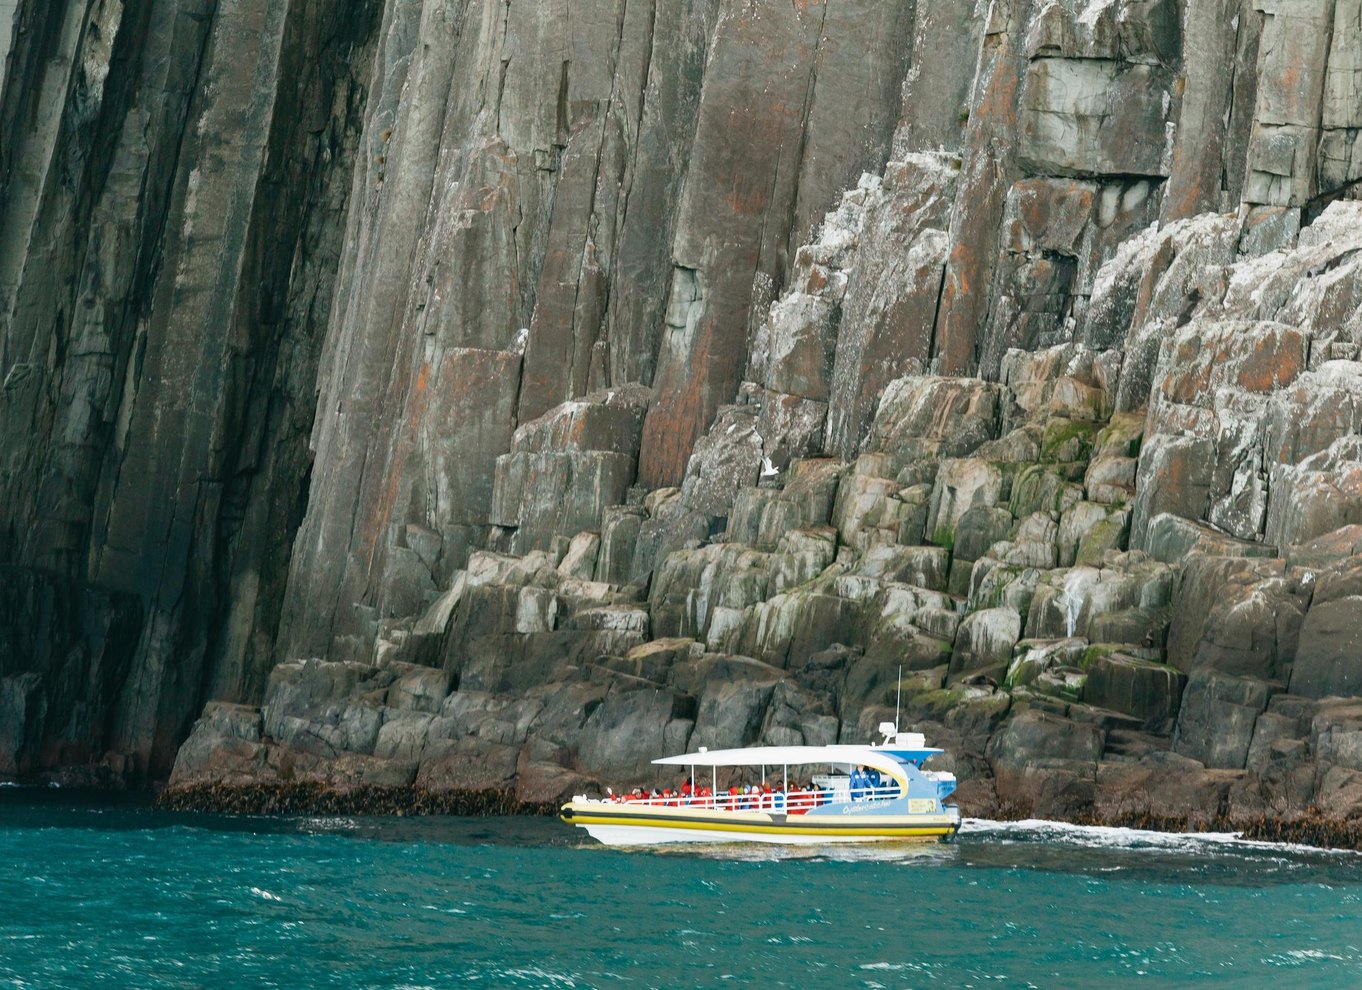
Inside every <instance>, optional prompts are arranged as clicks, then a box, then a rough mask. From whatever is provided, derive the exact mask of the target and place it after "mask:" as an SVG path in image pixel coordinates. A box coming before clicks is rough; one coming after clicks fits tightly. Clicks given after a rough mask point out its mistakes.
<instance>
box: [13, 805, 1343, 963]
mask: <svg viewBox="0 0 1362 990" xmlns="http://www.w3.org/2000/svg"><path fill="white" fill-rule="evenodd" d="M1360 895H1362V857H1359V856H1355V855H1352V854H1330V853H1319V852H1312V851H1309V850H1299V849H1288V848H1282V847H1254V846H1250V845H1247V844H1244V843H1236V842H1233V841H1229V840H1228V838H1227V837H1214V836H1212V837H1168V836H1151V835H1148V834H1147V833H1133V832H1124V831H1115V830H1080V829H1071V828H1066V827H1063V826H1048V825H1044V824H1041V823H1023V824H1021V825H1009V826H995V825H990V824H988V823H970V826H969V829H968V831H967V832H966V833H963V834H962V835H961V837H960V840H959V842H958V843H957V844H955V845H953V846H940V845H931V846H916V847H894V848H884V847H864V846H862V847H842V848H835V847H829V848H826V849H823V850H821V851H810V850H807V849H804V850H782V849H779V848H748V847H725V848H722V849H716V850H710V851H708V852H695V851H684V852H666V853H660V854H659V853H655V852H647V851H629V852H621V851H613V850H609V849H604V848H602V847H599V846H595V845H592V844H589V843H588V842H584V841H583V839H582V838H580V837H579V833H575V832H573V831H570V830H568V829H567V828H566V826H563V825H560V824H559V823H557V822H554V821H551V820H542V821H541V820H526V819H480V820H467V819H421V820H414V819H289V820H273V819H250V818H247V819H228V818H219V817H213V816H198V815H174V814H165V813H158V812H152V811H149V810H147V809H145V808H141V807H137V806H132V805H109V804H100V805H87V806H74V805H72V804H70V803H66V802H64V801H63V799H61V798H52V797H50V796H45V797H44V798H43V800H41V801H39V800H36V799H35V798H34V796H33V795H30V794H16V793H15V792H9V793H4V794H0V987H15V988H19V987H23V988H28V987H34V988H38V987H41V988H47V987H62V988H65V987H96V986H97V987H130V988H139V990H141V988H160V987H195V988H198V987H232V988H245V987H288V988H301V987H345V988H347V990H355V988H370V987H374V988H377V987H393V988H397V987H403V988H415V987H466V986H485V987H547V988H565V987H639V988H644V987H720V986H722V987H731V986H734V985H748V984H750V985H753V986H763V987H800V988H810V987H857V988H901V987H957V986H962V987H968V986H974V987H992V986H1018V987H1026V986H1036V987H1078V986H1085V987H1087V986H1093V987H1109V986H1136V985H1145V986H1170V985H1172V986H1186V985H1197V986H1201V985H1205V986H1225V987H1231V986H1232V987H1253V986H1357V985H1362V923H1360V922H1362V897H1360Z"/></svg>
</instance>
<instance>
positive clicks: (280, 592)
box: [0, 0, 1362, 816]
mask: <svg viewBox="0 0 1362 990" xmlns="http://www.w3.org/2000/svg"><path fill="white" fill-rule="evenodd" d="M0 18H3V21H4V23H3V28H5V29H8V28H10V27H11V25H10V20H11V14H10V13H9V12H7V11H6V9H5V7H4V5H0ZM12 20H13V29H12V30H10V31H9V33H8V34H6V33H4V31H3V30H0V42H3V45H4V47H5V48H7V58H8V61H7V69H6V73H5V77H4V81H3V86H4V88H3V90H0V113H2V114H3V116H0V126H2V127H3V135H4V143H3V146H2V147H3V150H2V151H0V154H2V155H3V169H4V172H3V177H2V181H3V185H2V186H0V210H2V211H3V213H2V214H0V215H2V216H3V218H4V220H3V226H2V227H0V313H2V314H3V316H2V317H0V319H3V320H4V321H5V323H4V325H3V351H0V374H3V375H4V385H3V390H2V391H0V438H2V439H0V561H3V564H0V568H2V569H0V617H3V623H0V772H9V773H26V772H37V771H42V770H50V769H54V768H58V767H73V766H80V765H90V764H94V763H97V762H99V761H100V760H101V759H102V760H103V761H104V763H105V765H106V771H107V772H110V773H114V772H118V773H129V772H130V773H131V775H132V776H134V777H136V776H138V775H150V776H152V777H160V776H164V775H165V774H166V773H167V772H169V770H170V768H171V763H172V761H175V779H176V781H180V782H189V781H193V780H201V779H219V780H224V779H225V780H238V781H240V780H259V779H266V778H268V779H276V778H277V779H281V780H291V779H320V780H327V781H333V782H336V783H382V784H398V785H401V784H411V783H416V784H419V785H422V786H429V787H465V786H515V787H517V788H519V790H520V791H521V793H522V795H523V796H525V797H526V798H529V799H535V800H538V799H548V798H553V797H555V796H557V795H558V794H560V793H563V792H566V791H569V790H571V789H573V788H575V787H580V786H583V785H584V784H589V783H590V782H591V781H592V780H600V779H604V778H607V777H613V778H616V779H621V780H623V779H625V778H628V777H631V776H639V777H643V776H646V775H647V773H648V767H647V764H646V761H647V759H648V758H650V757H651V756H653V755H657V754H658V753H659V752H661V751H665V750H680V749H683V748H685V747H687V746H695V745H710V746H714V745H726V744H735V745H736V744H745V743H750V742H754V741H757V740H765V741H768V742H800V741H807V742H823V741H832V740H836V739H862V738H864V737H865V736H866V735H867V732H868V730H869V728H870V727H871V726H873V725H874V724H875V723H876V722H877V721H878V720H879V719H880V718H881V717H882V716H883V714H884V712H885V709H886V706H891V705H892V703H893V698H894V697H895V695H896V693H897V692H898V690H899V688H900V687H901V688H902V692H903V698H904V704H905V709H906V712H907V716H908V717H909V718H910V719H911V720H912V721H913V722H914V723H915V724H916V725H918V726H919V727H921V728H923V729H924V730H926V731H928V732H929V733H930V734H931V735H932V736H933V737H934V738H936V739H938V740H939V741H941V742H942V743H944V744H946V745H947V746H948V747H949V748H950V749H951V751H952V757H951V758H952V760H953V762H954V765H955V768H956V771H957V773H958V774H959V775H960V776H961V777H962V779H966V786H965V787H964V788H963V794H964V796H965V799H966V800H967V801H971V802H974V804H975V806H976V807H979V808H984V807H987V806H988V805H990V804H996V803H999V802H1001V803H1002V804H1005V805H1008V806H1011V807H1015V808H1021V809H1023V810H1025V809H1035V810H1038V811H1043V812H1047V813H1053V814H1079V813H1085V812H1096V813H1100V814H1107V815H1118V814H1123V813H1127V812H1131V811H1138V810H1154V811H1156V812H1158V813H1165V812H1168V811H1169V810H1170V809H1172V810H1177V809H1181V811H1180V812H1179V813H1185V812H1186V811H1188V810H1189V809H1190V810H1195V811H1198V812H1205V813H1207V814H1220V813H1224V812H1226V811H1227V810H1233V811H1235V812H1236V813H1244V814H1249V813H1254V812H1256V811H1258V810H1262V809H1267V810H1270V811H1272V812H1274V813H1287V812H1290V811H1293V810H1298V809H1302V808H1304V807H1306V806H1308V805H1311V804H1317V805H1320V806H1322V807H1324V808H1325V809H1326V810H1328V811H1329V812H1330V813H1332V814H1337V815H1340V816H1348V815H1351V814H1353V813H1354V812H1355V811H1356V812H1362V804H1359V803H1358V802H1362V758H1360V757H1359V756H1358V755H1357V753H1356V752H1354V750H1355V749H1356V747H1355V746H1351V745H1350V743H1349V740H1350V739H1351V736H1352V735H1353V734H1355V733H1356V732H1357V725H1358V724H1362V656H1359V655H1358V653H1357V651H1356V647H1357V645H1358V644H1359V641H1360V640H1362V609H1359V608H1357V607H1356V606H1358V604H1359V599H1362V586H1358V587H1354V585H1356V584H1357V580H1356V574H1355V572H1356V571H1357V561H1358V560H1359V559H1362V557H1359V553H1362V550H1360V549H1359V548H1362V363H1359V360H1358V359H1359V357H1362V354H1360V353H1359V344H1362V315H1359V313H1360V312H1362V204H1359V203H1358V202H1357V191H1358V189H1359V183H1360V182H1362V85H1360V84H1359V71H1358V67H1359V66H1362V6H1359V3H1358V2H1357V0H1306V2H1292V3H1285V2H1278V0H1215V2H1211V3H1200V2H1197V3H1191V2H1181V3H1180V2H1176V0H1091V2H1084V0H1063V2H1059V0H1044V2H1042V0H992V2H988V3H978V2H975V0H968V2H967V0H940V2H934V3H930V4H928V3H913V2H905V3H892V4H889V3H877V2H869V0H800V2H795V3H790V2H783V0H677V2H670V0H669V2H659V0H647V2H645V0H573V2H571V3H568V2H567V0H557V2H552V3H543V2H540V3H523V2H521V0H485V2H475V0H386V2H385V0H347V2H346V3H344V4H341V5H339V6H338V5H337V4H334V3H331V4H322V3H320V2H318V0H289V2H287V3H284V2H279V3H270V2H265V0H155V2H148V3H146V4H140V5H132V4H128V5H124V4H122V3H118V2H116V0H64V2H59V3H38V2H36V0H20V2H19V3H18V5H17V7H15V8H14V10H13V12H12ZM900 664H902V666H903V669H904V674H903V677H902V679H900V678H899V677H898V669H899V666H900ZM205 703H207V707H206V709H205V708H204V705H205ZM200 714H201V715H202V717H201V718H200V719H199V721H198V724H197V727H196V728H194V730H193V732H192V734H190V726H191V724H192V723H193V722H194V719H195V718H196V717H198V716H200ZM186 736H188V742H187V743H185V745H184V746H183V748H180V749H179V754H178V760H175V754H176V747H177V746H178V745H179V744H180V743H181V742H182V741H183V740H185V738H186ZM106 753H107V754H108V755H107V756H105V754H106Z"/></svg>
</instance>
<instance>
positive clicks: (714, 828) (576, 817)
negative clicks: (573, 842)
mask: <svg viewBox="0 0 1362 990" xmlns="http://www.w3.org/2000/svg"><path fill="white" fill-rule="evenodd" d="M563 820H564V821H565V822H567V823H568V824H569V825H634V826H642V827H645V828H683V829H702V830H704V831H710V832H738V833H742V832H748V833H752V832H756V833H760V834H762V835H767V834H771V833H774V834H777V835H891V836H901V837H905V838H906V837H912V836H933V835H951V834H952V833H953V832H954V831H955V827H954V826H953V825H906V826H888V825H871V824H866V825H864V826H851V827H842V828H819V827H818V826H816V825H808V826H798V825H796V826H790V825H766V824H759V823H755V822H753V823H748V822H720V821H713V820H708V821H707V820H703V819H696V820H694V821H677V820H676V819H665V820H658V819H656V818H597V817H594V816H592V815H585V814H581V813H577V812H574V814H573V815H572V817H571V818H564V819H563Z"/></svg>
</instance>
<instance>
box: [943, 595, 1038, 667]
mask: <svg viewBox="0 0 1362 990" xmlns="http://www.w3.org/2000/svg"><path fill="white" fill-rule="evenodd" d="M1021 631H1022V620H1021V616H1020V615H1019V614H1018V613H1017V611H1016V609H1012V608H989V609H982V610H980V611H978V612H972V613H970V614H969V615H967V616H966V617H965V620H964V621H963V622H961V623H960V629H959V631H958V632H957V633H956V636H955V652H954V653H953V655H952V657H951V676H952V677H959V676H961V675H966V674H971V673H974V672H977V671H984V670H994V669H998V668H1004V667H1006V665H1007V663H1008V662H1009V661H1010V660H1011V659H1012V648H1013V647H1014V646H1016V645H1017V640H1019V639H1020V638H1021Z"/></svg>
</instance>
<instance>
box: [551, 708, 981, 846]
mask: <svg viewBox="0 0 1362 990" xmlns="http://www.w3.org/2000/svg"><path fill="white" fill-rule="evenodd" d="M880 731H881V732H882V733H884V734H885V740H884V742H883V743H879V744H874V743H871V744H868V745H865V746H855V745H833V746H757V747H750V748H747V749H724V750H714V751H712V752H711V751H709V750H706V749H705V748H704V747H701V748H700V750H699V751H698V752H695V753H683V754H681V755H680V756H667V757H663V758H662V759H658V760H653V763H654V764H656V765H658V766H664V767H675V768H677V772H678V773H679V774H688V775H689V779H690V780H692V781H693V782H694V787H693V789H692V791H691V793H689V794H686V795H683V794H681V793H679V792H678V793H675V794H672V795H670V796H663V797H656V796H648V797H642V798H632V799H631V798H628V797H624V798H620V797H613V796H610V797H605V798H589V797H586V796H585V795H577V796H575V797H573V799H572V800H571V801H569V802H568V803H567V804H565V805H563V807H562V810H561V812H560V817H561V818H562V819H563V821H565V822H567V823H568V824H569V825H576V826H578V827H580V828H583V829H585V830H586V832H587V834H588V835H590V836H591V837H592V838H593V839H597V840H599V841H601V842H603V843H605V844H606V845H611V846H624V845H654V844H659V843H670V842H777V843H795V844H812V843H825V842H876V841H885V840H898V841H903V840H914V839H941V840H949V839H950V838H951V837H952V836H953V835H955V833H956V832H957V831H959V829H960V810H959V809H958V808H957V807H955V806H954V805H948V804H944V803H943V801H944V799H945V798H947V797H949V796H950V794H951V793H952V792H954V790H955V775H954V774H950V773H945V772H941V771H931V770H924V769H922V765H923V763H924V761H926V760H927V759H928V758H929V757H931V756H934V755H935V754H937V753H940V752H943V751H942V750H940V749H932V748H930V747H928V746H927V745H926V741H925V739H924V738H923V736H922V735H921V734H920V733H916V732H898V731H897V730H896V729H895V728H894V726H893V724H892V723H889V722H886V723H884V724H883V725H881V726H880ZM735 768H747V769H748V770H749V771H755V770H756V769H757V768H760V778H759V779H760V780H761V781H762V783H763V784H765V785H766V786H765V787H762V788H761V789H760V791H759V793H755V794H752V793H728V791H725V792H724V793H720V787H719V771H720V770H721V769H722V770H728V771H730V773H728V774H725V778H726V779H731V778H732V777H733V776H734V775H733V774H732V773H731V771H732V770H733V769H735ZM861 768H868V769H873V770H875V771H876V772H877V773H878V774H879V786H870V785H869V784H867V783H865V782H864V781H865V778H864V777H863V776H861V774H862V769H861ZM768 771H770V774H769V775H768ZM740 775H741V774H740ZM749 776H750V777H753V778H755V776H756V774H755V772H751V773H750V774H749ZM810 778H812V781H813V783H814V784H816V785H817V790H810V789H807V788H801V787H799V786H798V782H802V781H808V780H809V779H810ZM746 783H750V784H755V780H747V781H746ZM706 789H707V790H708V791H709V792H710V793H708V794H705V793H704V791H705V790H706ZM732 790H740V789H739V788H736V787H734V788H732Z"/></svg>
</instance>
